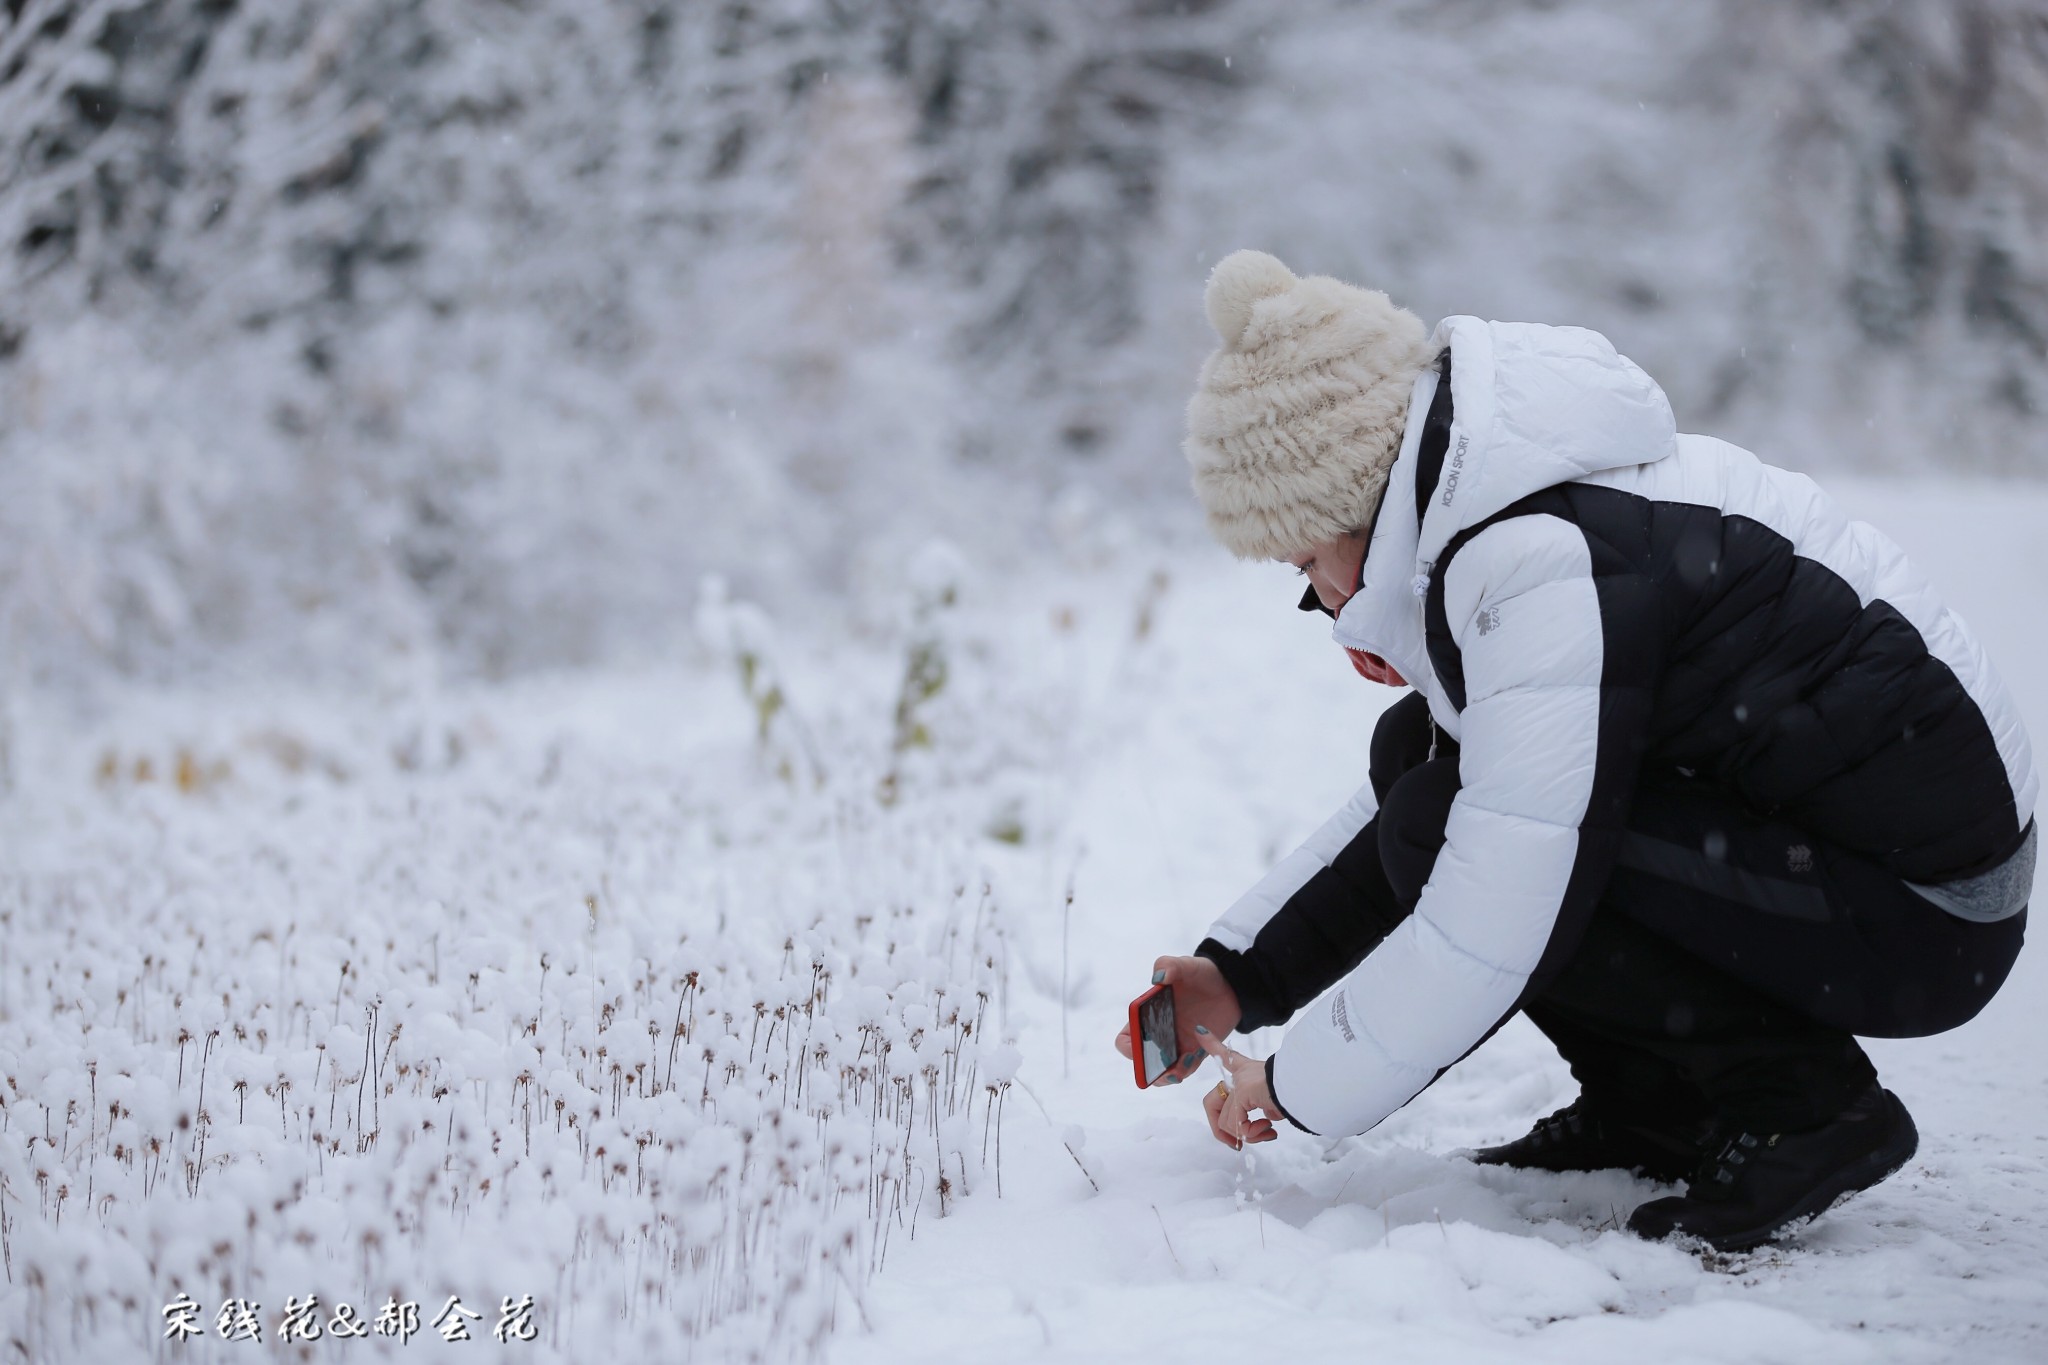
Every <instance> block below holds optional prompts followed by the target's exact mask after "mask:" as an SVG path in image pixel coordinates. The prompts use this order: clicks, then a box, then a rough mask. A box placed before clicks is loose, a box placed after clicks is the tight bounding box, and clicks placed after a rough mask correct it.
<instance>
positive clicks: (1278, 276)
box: [1181, 251, 1435, 559]
mask: <svg viewBox="0 0 2048 1365" xmlns="http://www.w3.org/2000/svg"><path fill="white" fill-rule="evenodd" d="M1205 304H1206V306H1207V308H1208V313H1209V321H1210V322H1211V323H1213V324H1214V325H1215V328H1216V333H1217V335H1218V336H1220V337H1221V338H1222V339H1223V346H1222V349H1220V350H1218V351H1217V352H1216V353H1215V354H1213V355H1211V356H1210V357H1209V359H1208V362H1207V363H1206V364H1204V365H1203V366H1202V378H1201V383H1200V386H1199V387H1198V388H1197V389H1196V390H1195V396H1194V398H1193V399H1192V400H1191V401H1190V402H1189V403H1188V435H1187V440H1186V441H1185V442H1184V443H1183V444H1182V446H1181V449H1182V450H1183V451H1184V452H1185V453H1186V455H1187V457H1188V463H1189V464H1190V465H1192V466H1194V472H1195V493H1196V494H1197V496H1199V497H1200V498H1201V499H1202V506H1203V507H1205V508H1206V509H1208V513H1209V529H1210V531H1212V532H1214V533H1215V536H1216V538H1217V539H1218V540H1220V541H1222V542H1223V544H1224V545H1225V546H1227V547H1228V548H1229V549H1230V551H1231V553H1232V554H1235V555H1236V556H1237V557H1238V558H1240V559H1284V558H1286V557H1287V556H1289V555H1293V554H1298V553H1299V552H1301V551H1302V550H1305V549H1307V548H1308V547H1309V546H1311V545H1314V544H1317V543H1318V542H1320V541H1324V540H1327V539H1329V538H1331V537H1332V536H1339V535H1342V534H1344V533H1345V532H1346V531H1353V530H1357V529H1358V528H1360V527H1362V526H1364V525H1365V524H1366V522H1368V521H1369V520H1371V518H1372V514H1373V509H1374V508H1375V507H1376V506H1377V505H1378V502H1379V497H1380V493H1381V491H1382V490H1383V489H1384V488H1385V487H1386V484H1387V471H1388V470H1389V469H1391V468H1392V467H1393V464H1394V457H1395V455H1396V454H1398V453H1399V452H1400V448H1401V433H1402V431H1403V429H1404V428H1405V427H1406V425H1407V421H1408V397H1409V393H1410V391H1411V390H1412V389H1413V387H1414V384H1415V376H1416V375H1417V374H1419V373H1420V372H1421V371H1422V370H1424V369H1426V368H1428V366H1429V365H1430V364H1432V363H1433V362H1434V360H1435V356H1434V354H1433V353H1432V352H1431V351H1430V349H1429V333H1428V329H1426V328H1425V327H1424V326H1423V325H1422V319H1420V318H1418V317H1416V316H1415V314H1413V313H1411V312H1409V311H1408V310H1407V309H1405V308H1397V307H1395V306H1394V303H1393V301H1392V300H1390V299H1389V298H1388V297H1387V296H1386V295H1385V294H1382V293H1380V292H1379V291H1378V290H1374V289H1359V288H1356V287H1354V286H1352V285H1348V284H1345V283H1343V282H1342V281H1340V280H1333V279H1331V278H1329V277H1328V276H1326V275H1311V276H1309V277H1308V278H1307V279H1300V278H1297V277H1296V276H1295V275H1294V273H1293V272H1292V271H1290V270H1288V268H1287V267H1286V266H1284V265H1282V264H1280V262H1279V261H1277V260H1275V259H1274V258H1273V257H1271V256H1268V255H1267V254H1266V253H1265V252H1263V251H1234V252H1232V253H1231V254H1230V255H1228V256H1225V257H1224V258H1223V259H1222V260H1221V261H1218V262H1217V263H1216V269H1215V270H1214V271H1212V272H1211V273H1210V275H1209V290H1208V294H1207V297H1206V299H1205Z"/></svg>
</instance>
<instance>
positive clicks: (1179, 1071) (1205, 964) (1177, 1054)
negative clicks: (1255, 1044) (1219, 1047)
mask: <svg viewBox="0 0 2048 1365" xmlns="http://www.w3.org/2000/svg"><path fill="white" fill-rule="evenodd" d="M1152 985H1153V988H1154V990H1157V989H1158V988H1159V987H1161V986H1165V987H1167V988H1168V989H1169V990H1170V991H1171V993H1172V996H1173V1006H1172V1014H1173V1021H1174V1028H1173V1040H1174V1041H1173V1044H1172V1045H1171V1047H1167V1048H1164V1049H1163V1051H1164V1052H1166V1053H1168V1054H1170V1055H1171V1057H1172V1060H1171V1061H1170V1062H1169V1064H1168V1066H1167V1068H1166V1070H1165V1072H1164V1073H1162V1074H1161V1075H1159V1076H1158V1077H1157V1078H1156V1079H1155V1080H1153V1081H1150V1082H1146V1081H1142V1080H1141V1081H1140V1082H1139V1084H1141V1085H1144V1084H1154V1085H1157V1084H1172V1083H1173V1082H1177V1081H1184V1080H1186V1079H1187V1078H1188V1077H1189V1076H1191V1075H1193V1074H1194V1073H1195V1071H1196V1070H1197V1069H1198V1068H1199V1067H1200V1066H1201V1065H1202V1045H1201V1038H1200V1035H1199V1034H1197V1033H1196V1032H1195V1029H1196V1028H1197V1026H1200V1027H1202V1028H1206V1029H1208V1030H1209V1032H1210V1033H1212V1034H1214V1035H1215V1036H1216V1037H1219V1038H1221V1037H1224V1036H1225V1035H1227V1034H1228V1033H1229V1032H1230V1031H1231V1030H1232V1029H1234V1028H1236V1027H1237V1021H1238V1020H1239V1019H1241V1018H1243V1017H1244V1014H1243V1011H1242V1010H1240V1009H1239V1008H1238V1004H1237V992H1236V991H1234V990H1232V989H1231V988H1230V983H1229V982H1227V981H1225V980H1224V979H1223V973H1222V972H1221V971H1219V970H1218V969H1217V966H1216V964H1215V963H1213V962H1211V961H1210V960H1209V959H1207V958H1205V957H1162V958H1159V959H1157V960H1156V961H1154V962H1153V964H1152ZM1150 994H1151V992H1147V994H1146V996H1141V997H1140V1001H1143V1000H1144V999H1145V998H1147V997H1149V996H1150ZM1133 1008H1134V1015H1133V1018H1134V1021H1135V1002H1134V1007H1133ZM1136 1044H1137V1039H1136V1036H1135V1034H1134V1029H1133V1024H1126V1025H1125V1026H1124V1028H1123V1029H1122V1030H1120V1031H1119V1032H1118V1033H1117V1035H1116V1050H1117V1051H1118V1052H1119V1053H1121V1054H1122V1055H1123V1056H1125V1057H1132V1058H1133V1060H1134V1061H1135V1060H1136V1058H1135V1057H1134V1055H1133V1052H1132V1049H1133V1047H1134V1046H1136Z"/></svg>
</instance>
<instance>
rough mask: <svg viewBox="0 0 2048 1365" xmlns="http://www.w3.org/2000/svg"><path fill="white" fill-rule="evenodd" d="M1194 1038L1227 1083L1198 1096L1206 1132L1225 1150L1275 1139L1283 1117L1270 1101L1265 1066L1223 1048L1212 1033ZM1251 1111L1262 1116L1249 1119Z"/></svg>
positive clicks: (1220, 1082)
mask: <svg viewBox="0 0 2048 1365" xmlns="http://www.w3.org/2000/svg"><path fill="white" fill-rule="evenodd" d="M1195 1037H1196V1038H1197V1039H1198V1040H1199V1041H1200V1042H1201V1044H1202V1048H1203V1050H1204V1051H1206V1052H1207V1053H1208V1054H1209V1055H1210V1056H1212V1057H1214V1058H1215V1059H1216V1060H1217V1061H1218V1062H1220V1063H1221V1064H1222V1066H1223V1071H1224V1074H1225V1075H1227V1076H1228V1077H1229V1078H1230V1080H1229V1082H1228V1083H1227V1084H1226V1083H1224V1082H1222V1081H1218V1082H1217V1083H1216V1088H1215V1089H1214V1090H1211V1091H1210V1092H1209V1093H1208V1094H1207V1095H1204V1096H1203V1097H1202V1108H1203V1110H1204V1111H1205V1112H1207V1114H1208V1115H1209V1131H1210V1132H1211V1133H1214V1134H1215V1135H1216V1140H1217V1141H1218V1142H1220V1143H1222V1144H1223V1145H1224V1146H1226V1147H1230V1148H1242V1147H1243V1146H1244V1145H1245V1144H1246V1143H1247V1142H1271V1141H1272V1140H1273V1139H1274V1138H1276V1137H1279V1136H1280V1129H1279V1127H1278V1126H1277V1125H1278V1124H1279V1121H1280V1120H1281V1119H1284V1118H1286V1117H1287V1115H1285V1114H1283V1113H1281V1112H1280V1106H1279V1105H1277V1104H1275V1103H1274V1102H1273V1091H1272V1089H1271V1087H1269V1086H1268V1085H1267V1084H1266V1064H1265V1063H1264V1062H1262V1061H1260V1060H1259V1059H1258V1058H1256V1057H1247V1056H1245V1055H1244V1054H1243V1053H1242V1052H1239V1051H1238V1050H1237V1049H1236V1048H1233V1047H1225V1046H1224V1045H1223V1044H1222V1043H1221V1042H1219V1041H1218V1040H1217V1039H1216V1037H1215V1035H1213V1034H1210V1033H1207V1032H1198V1033H1197V1034H1196V1035H1195ZM1255 1109H1256V1110H1258V1111H1259V1112H1260V1114H1261V1115H1262V1116H1263V1117H1260V1118H1253V1117H1252V1111H1253V1110H1255Z"/></svg>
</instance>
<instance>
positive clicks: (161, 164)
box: [0, 0, 2048, 694]
mask: <svg viewBox="0 0 2048 1365" xmlns="http://www.w3.org/2000/svg"><path fill="white" fill-rule="evenodd" d="M2044 128H2048V13H2044V10H2043V7H2042V6H2041V5H2040V4H2039V3H2038V2H2037V0H1959V2H1958V3H1940V4H1936V3H1919V2H1918V0H1899V2H1897V3H1879V2H1877V0H1859V2H1858V3H1836V2H1835V0H1825V2H1823V0H1802V2H1801V3H1780V2H1779V0H1711V2H1709V0H1702V3H1698V4H1688V5H1683V6H1669V5H1665V6H1642V5H1634V4H1628V3H1621V2H1620V0H1572V2H1570V3H1532V2H1530V0H1451V2H1450V3H1405V2H1404V0H1379V2H1378V3H1358V2H1356V0H1312V2H1311V3H1290V4H1286V5H1281V4H1277V3H1250V2H1249V0H1199V2H1197V3H1178V2H1174V0H1115V2H1114V3H1099V2H1098V0H1047V2H1046V3H1034V4H1030V5H1017V4H1004V3H1000V0H837V2H836V3H835V2H828V0H604V2H603V3H581V2H580V0H577V2H574V3H572V2H570V0H518V2H516V3H515V2H513V0H318V3H315V0H264V3H239V4H238V3H232V2H231V0H5V3H4V5H0V668H4V669H5V670H6V677H5V680H4V684H0V686H4V687H5V689H6V690H8V691H9V692H11V693H15V694H19V693H20V692H21V691H22V690H23V689H25V688H30V687H46V686H56V687H59V688H70V687H73V686H75V685H76V684H77V683H78V682H79V681H80V679H82V678H90V677H94V676H99V675H103V674H106V673H109V672H111V673H113V674H118V675H125V676H130V677H140V678H147V679H177V678H193V677H198V676H206V675H213V674H217V673H219V672H221V671H223V670H226V671H229V672H232V673H235V674H237V675H242V676H248V675H252V674H253V675H255V676H268V675H271V674H275V673H282V674H289V675H296V676H311V677H314V678H323V679H329V680H345V681H351V682H361V681H365V680H372V679H378V678H382V677H385V676H386V675H388V674H390V673H391V671H392V670H394V669H396V670H397V671H398V673H399V674H401V675H406V676H410V675H411V674H413V673H416V672H417V671H418V670H422V669H425V670H428V671H431V672H435V673H446V674H451V675H455V676H474V675H485V676H500V675H505V674H508V673H514V672H518V671H521V670H527V669H532V668H536V667H551V666H558V665H573V664H588V663H593V662H601V661H605V660H616V659H621V658H626V659H644V658H648V657H663V656H666V655H669V654H672V653H673V652H674V651H675V650H677V649H678V648H680V647H682V645H683V644H684V643H685V642H686V640H687V637H688V616H689V613H688V610H687V606H688V604H689V603H690V601H691V600H693V598H694V595H695V591H696V584H697V582H698V579H699V576H700V575H701V574H702V573H703V572H705V571H707V570H714V569H715V570H722V571H724V572H726V573H727V574H728V575H730V576H732V577H733V578H734V579H735V580H736V581H737V582H741V583H743V584H744V585H745V587H746V589H747V590H748V591H749V592H751V593H752V594H753V595H755V596H757V597H761V598H766V599H772V600H773V601H774V602H775V603H776V604H777V605H778V608H779V609H780V610H782V611H784V612H785V613H791V614H795V615H797V616H799V617H801V616H803V615H804V614H806V613H808V614H811V615H812V616H814V617H817V618H823V617H827V616H837V615H841V614H844V613H848V612H850V613H851V614H852V619H854V620H855V621H859V620H862V619H865V618H866V617H872V616H873V615H874V613H875V611H876V610H877V609H876V608H875V606H874V603H875V600H876V599H875V597H874V593H873V589H874V586H875V584H876V583H877V582H878V581H882V580H889V579H891V578H892V576H893V575H895V574H896V572H897V570H898V568H899V567H900V564H901V561H902V560H903V558H904V557H905V556H906V555H907V553H908V552H909V550H910V549H912V548H914V546H915V542H916V541H917V540H918V539H919V538H921V537H922V536H924V535H926V534H929V533H930V532H931V531H933V530H940V531H943V532H945V533H947V534H950V535H951V536H953V537H954V538H955V539H967V538H971V539H972V540H973V541H974V543H975V544H976V545H977V547H979V549H980V551H981V552H982V553H983V554H985V555H988V556H994V557H997V558H999V559H1000V558H1002V557H1008V558H1009V559H1010V560H1013V561H1017V560H1021V561H1029V560H1031V559H1032V558H1034V557H1041V556H1045V555H1047V554H1049V553H1053V552H1056V551H1059V550H1061V549H1062V547H1064V548H1065V549H1066V550H1068V551H1071V550H1073V549H1074V546H1075V544H1076V543H1077V542H1090V538H1091V537H1093V538H1096V539H1099V538H1100V537H1101V536H1103V535H1105V534H1108V535H1110V536H1112V538H1113V537H1114V536H1116V535H1149V534H1155V533H1157V532H1158V531H1159V530H1160V528H1161V527H1173V526H1183V525H1185V524H1187V523H1188V522H1189V504H1190V501H1191V500H1190V499H1189V498H1188V497H1187V496H1186V492H1185V480H1184V475H1183V470H1182V466H1181V461H1180V459H1179V457H1178V455H1177V453H1176V445H1177V438H1178V425H1179V412H1180V407H1181V404H1182V403H1183V402H1184V400H1185V395H1186V392H1187V390H1188V388H1189V383H1190V377H1191V375H1192V372H1193V369H1194V367H1195V365H1196V364H1197V363H1198V361H1199V358H1200V356H1201V354H1202V353H1203V352H1204V351H1205V349H1206V348H1207V345H1208V344H1209V343H1208V338H1207V337H1206V335H1205V329H1204V328H1203V326H1202V320H1201V314H1200V310H1199V299H1200V286H1201V282H1202V279H1203V278H1204V276H1205V274H1206V271H1207V268H1208V266H1209V264H1210V263H1211V262H1213V261H1214V260H1215V259H1216V258H1217V257H1219V256H1220V255H1222V254H1223V253H1225V252H1226V251H1229V250H1231V249H1233V248H1235V247H1238V246H1244V245H1256V246H1259V247H1263V248H1266V249H1269V250H1273V251H1275V252H1277V253H1278V254H1280V255H1281V256H1282V257H1283V258H1284V259H1286V260H1288V261H1289V262H1291V263H1293V264H1294V265H1295V266H1296V267H1297V268H1298V269H1301V270H1303V271H1305V272H1306V271H1324V272H1329V273H1335V274H1338V275H1340V276H1344V277H1346V278H1351V279H1355V280H1359V281H1362V282H1365V283H1369V284H1373V285H1376V286H1380V287H1383V288H1385V289H1387V290H1389V291H1390V292H1392V293H1393V295H1394V296H1395V297H1396V298H1397V299H1400V300H1402V301H1404V302H1406V303H1408V304H1409V305H1410V306H1412V307H1414V308H1415V309H1416V310H1417V311H1419V312H1420V313H1422V314H1423V315H1424V316H1425V317H1428V318H1433V317H1436V316H1439V315H1442V314H1444V313H1448V312H1474V313H1479V314H1482V315H1487V316H1496V317H1507V318H1527V319H1537V320H1547V321H1570V322H1576V323H1580V324H1584V325H1588V326H1592V327H1596V328H1600V329H1603V330H1605V331H1606V332H1608V333H1609V334H1610V335H1611V336H1612V337H1613V338H1614V339H1615V341H1616V342H1617V343H1618V344H1619V345H1620V347H1621V348H1622V349H1623V350H1624V351H1625V352H1627V353H1629V354H1631V355H1633V356H1634V357H1635V358H1636V359H1637V360H1639V361H1640V362H1641V363H1642V364H1643V365H1644V366H1645V367H1646V368H1647V369H1649V370H1650V372H1651V373H1653V374H1655V375H1656V376H1658V377H1659V378H1660V379H1661V380H1662V382H1663V383H1664V384H1665V385H1666V386H1667V388H1668V389H1669V391H1670V392H1671V394H1672V396H1673V400H1674V403H1675V405H1676V407H1677V409H1678V411H1679V414H1680V418H1681V424H1682V426H1683V427H1685V428H1686V429H1690V430H1703V431H1710V432H1713V433H1715V434H1720V435H1724V436H1727V437H1729V438H1731V439H1734V440H1737V441H1741V442H1745V443H1750V444H1752V445H1753V446H1755V447H1756V448H1758V449H1759V450H1761V451H1762V452H1764V453H1765V455H1766V457H1767V458H1774V459H1776V460H1778V461H1779V462H1781V463H1787V464H1791V465H1794V466H1798V467H1807V468H1826V467H1850V468H1855V469H1909V470H1913V469H1921V470H1924V469H1933V468H1939V469H1943V470H1955V471H1958V472H1970V473H1977V472H1984V473H1998V474H2024V475H2027V476H2031V477H2039V476H2041V475H2042V474H2044V473H2048V443H2044V439H2043V437H2042V435H2041V427H2040V424H2039V423H2040V414H2041V412H2042V411H2043V409H2044V407H2048V137H2044V136H2043V130H2044ZM1108 523H1116V525H1114V526H1110V525H1107V524H1108ZM1091 543H1092V542H1091Z"/></svg>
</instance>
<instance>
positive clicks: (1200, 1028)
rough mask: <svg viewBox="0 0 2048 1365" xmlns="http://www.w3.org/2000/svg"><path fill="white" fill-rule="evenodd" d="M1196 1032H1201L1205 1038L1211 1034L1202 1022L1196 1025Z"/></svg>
mask: <svg viewBox="0 0 2048 1365" xmlns="http://www.w3.org/2000/svg"><path fill="white" fill-rule="evenodd" d="M1195 1032H1197V1033H1199V1034H1201V1035H1202V1036H1203V1037H1204V1038H1206V1037H1208V1036H1209V1030H1207V1029H1205V1028H1203V1027H1202V1026H1201V1025H1200V1024H1197V1025H1195Z"/></svg>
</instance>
